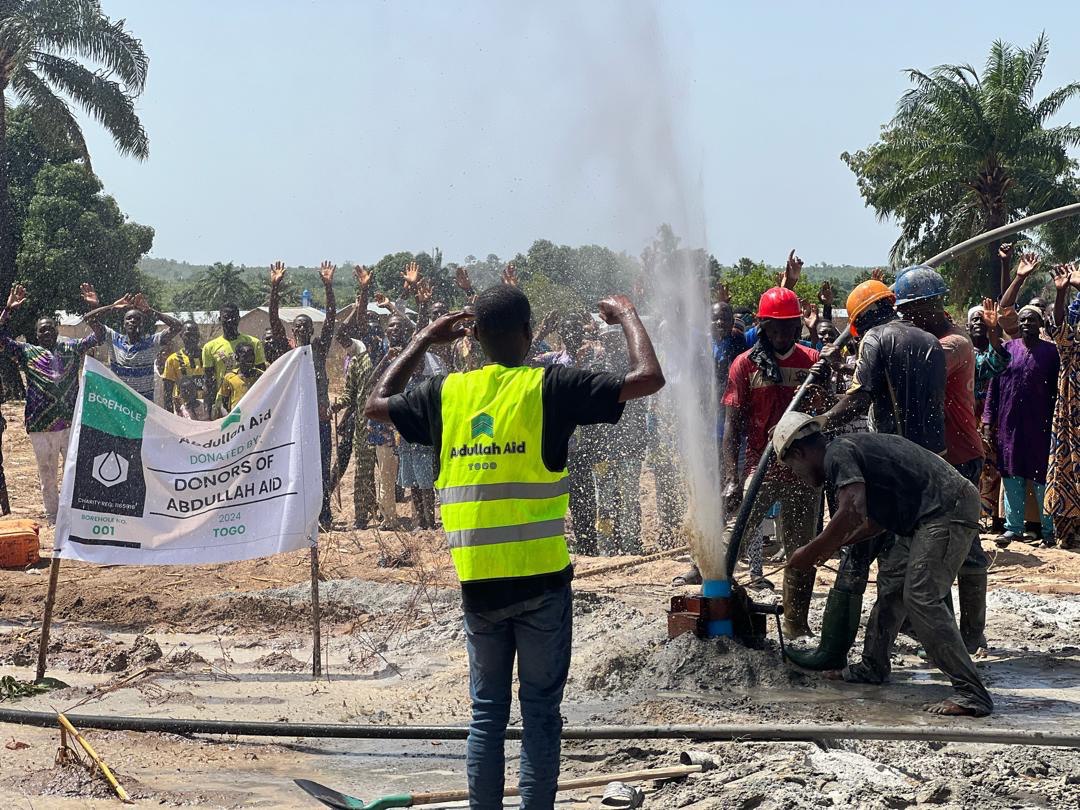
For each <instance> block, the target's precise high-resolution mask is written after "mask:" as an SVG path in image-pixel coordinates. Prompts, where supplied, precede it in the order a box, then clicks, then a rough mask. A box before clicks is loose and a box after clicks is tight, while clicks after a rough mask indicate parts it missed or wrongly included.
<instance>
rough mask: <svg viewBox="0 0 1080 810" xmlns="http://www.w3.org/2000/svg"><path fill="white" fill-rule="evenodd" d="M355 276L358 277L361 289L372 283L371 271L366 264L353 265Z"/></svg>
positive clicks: (357, 281)
mask: <svg viewBox="0 0 1080 810" xmlns="http://www.w3.org/2000/svg"><path fill="white" fill-rule="evenodd" d="M353 278H355V279H356V284H357V286H359V287H360V289H362V290H363V289H367V287H368V286H369V285H370V284H371V271H370V270H368V269H367V268H366V267H365V266H364V265H362V264H357V265H355V266H353Z"/></svg>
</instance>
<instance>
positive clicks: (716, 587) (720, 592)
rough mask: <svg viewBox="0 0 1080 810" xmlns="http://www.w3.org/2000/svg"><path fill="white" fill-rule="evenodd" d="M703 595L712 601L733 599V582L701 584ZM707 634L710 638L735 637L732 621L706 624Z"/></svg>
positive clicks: (717, 620) (716, 580)
mask: <svg viewBox="0 0 1080 810" xmlns="http://www.w3.org/2000/svg"><path fill="white" fill-rule="evenodd" d="M701 595H702V596H707V597H709V598H710V599H729V598H731V580H730V579H707V580H705V581H704V582H702V583H701ZM705 633H706V635H708V637H709V638H717V637H718V636H723V637H725V638H731V637H732V636H733V635H734V629H733V628H732V625H731V619H714V620H711V621H707V622H705Z"/></svg>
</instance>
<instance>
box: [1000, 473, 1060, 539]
mask: <svg viewBox="0 0 1080 810" xmlns="http://www.w3.org/2000/svg"><path fill="white" fill-rule="evenodd" d="M1028 480H1029V479H1026V478H1021V477H1020V476H1019V475H1010V476H1004V475H1003V476H1002V477H1001V485H1002V486H1003V487H1004V488H1005V531H1007V532H1013V533H1014V534H1023V533H1024V506H1025V504H1026V502H1027V482H1028ZM1031 488H1032V489H1033V490H1035V502H1036V503H1037V504H1038V505H1039V518H1040V519H1041V520H1042V532H1043V540H1051V539H1053V537H1054V520H1053V518H1052V517H1051V516H1050V515H1048V514H1046V510H1045V509H1044V508H1043V499H1044V497H1045V496H1046V484H1040V483H1039V482H1038V481H1032V482H1031Z"/></svg>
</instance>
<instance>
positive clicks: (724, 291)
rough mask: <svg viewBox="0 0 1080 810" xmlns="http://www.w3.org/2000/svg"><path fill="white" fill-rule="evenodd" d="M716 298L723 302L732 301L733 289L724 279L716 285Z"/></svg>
mask: <svg viewBox="0 0 1080 810" xmlns="http://www.w3.org/2000/svg"><path fill="white" fill-rule="evenodd" d="M716 300H717V301H718V302H719V303H721V304H730V303H731V291H730V290H729V289H728V286H727V284H725V283H724V282H722V281H721V282H719V283H718V284H717V285H716Z"/></svg>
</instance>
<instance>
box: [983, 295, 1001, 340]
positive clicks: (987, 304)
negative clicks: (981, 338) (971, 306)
mask: <svg viewBox="0 0 1080 810" xmlns="http://www.w3.org/2000/svg"><path fill="white" fill-rule="evenodd" d="M982 309H983V313H982V319H983V323H984V324H986V328H987V330H988V331H990V332H995V331H997V330H998V329H999V328H1000V325H999V324H998V317H999V314H1000V313H999V312H998V305H997V301H995V300H994V299H993V298H984V299H983V302H982Z"/></svg>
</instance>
